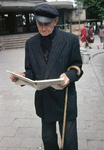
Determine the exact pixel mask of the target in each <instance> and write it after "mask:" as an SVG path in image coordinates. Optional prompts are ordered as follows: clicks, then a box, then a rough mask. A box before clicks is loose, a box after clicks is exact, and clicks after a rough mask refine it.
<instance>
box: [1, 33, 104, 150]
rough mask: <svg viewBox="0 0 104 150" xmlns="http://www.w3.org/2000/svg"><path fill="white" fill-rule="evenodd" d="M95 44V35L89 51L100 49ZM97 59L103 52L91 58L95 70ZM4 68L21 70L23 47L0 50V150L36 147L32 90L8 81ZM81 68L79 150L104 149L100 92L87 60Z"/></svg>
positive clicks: (37, 134) (38, 132)
mask: <svg viewBox="0 0 104 150" xmlns="http://www.w3.org/2000/svg"><path fill="white" fill-rule="evenodd" d="M98 43H99V38H98V37H97V36H95V43H94V44H93V45H92V48H93V49H91V50H90V53H91V54H93V53H96V52H100V51H103V49H99V50H98V49H97V47H96V45H97V44H98ZM101 48H102V46H101ZM102 57H103V58H102ZM101 58H102V60H104V55H103V54H100V57H99V58H97V59H96V60H95V61H94V62H95V65H96V64H97V68H98V70H102V69H103V68H101V67H102V65H100V63H101ZM94 59H95V58H94ZM103 64H104V63H103ZM98 66H99V67H98ZM7 69H8V70H11V71H14V70H17V71H24V49H17V50H6V51H0V150H37V149H39V148H41V146H42V141H41V122H40V118H38V117H37V116H36V114H35V109H34V93H35V91H34V89H32V88H30V87H28V86H25V87H22V88H21V87H20V86H16V85H15V84H14V83H12V82H11V81H10V79H9V74H8V73H6V70H7ZM83 70H84V75H83V77H82V78H81V79H80V80H79V81H78V82H77V83H76V87H77V91H78V137H79V150H104V95H103V94H102V91H101V88H100V85H99V82H98V80H97V78H96V75H95V72H94V71H93V68H92V65H91V63H90V62H89V64H84V65H83ZM102 75H103V74H101V76H102ZM103 79H104V78H103ZM59 144H60V137H59ZM42 149H43V146H42Z"/></svg>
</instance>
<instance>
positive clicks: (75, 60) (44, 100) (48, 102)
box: [25, 29, 82, 122]
mask: <svg viewBox="0 0 104 150" xmlns="http://www.w3.org/2000/svg"><path fill="white" fill-rule="evenodd" d="M72 65H76V66H78V67H80V68H81V66H82V60H81V55H80V50H79V40H78V38H77V36H75V35H73V34H71V33H66V32H63V31H60V30H58V29H57V30H56V34H55V37H54V39H53V42H52V47H51V50H50V54H49V58H48V62H47V64H46V63H45V60H44V57H43V54H42V49H41V46H40V35H39V34H37V35H35V36H33V37H31V38H30V39H28V40H27V41H26V48H25V69H26V72H25V75H26V77H28V78H30V79H33V80H44V79H54V78H59V77H60V75H61V74H62V73H66V75H67V76H68V78H69V79H70V84H69V85H68V106H67V120H72V119H75V118H76V117H77V95H76V88H75V81H77V80H79V78H80V77H81V76H79V77H78V76H77V75H76V70H75V69H71V70H70V71H67V68H68V67H69V66H72ZM81 74H82V73H81ZM64 101H65V89H63V90H55V89H54V88H52V87H49V88H46V89H44V90H40V91H38V90H37V91H36V93H35V107H36V114H37V115H38V116H39V117H41V118H44V119H45V121H46V122H54V121H62V119H63V112H64Z"/></svg>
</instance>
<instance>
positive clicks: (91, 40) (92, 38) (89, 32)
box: [88, 25, 94, 49]
mask: <svg viewBox="0 0 104 150" xmlns="http://www.w3.org/2000/svg"><path fill="white" fill-rule="evenodd" d="M88 42H89V49H92V47H91V46H92V44H93V43H94V37H93V26H92V25H91V26H90V27H89V30H88Z"/></svg>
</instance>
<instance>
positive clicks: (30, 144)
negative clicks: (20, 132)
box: [20, 138, 42, 149]
mask: <svg viewBox="0 0 104 150" xmlns="http://www.w3.org/2000/svg"><path fill="white" fill-rule="evenodd" d="M41 145H42V140H41V138H25V139H24V140H23V141H22V143H21V145H20V147H23V148H24V147H25V148H34V149H35V148H38V147H41Z"/></svg>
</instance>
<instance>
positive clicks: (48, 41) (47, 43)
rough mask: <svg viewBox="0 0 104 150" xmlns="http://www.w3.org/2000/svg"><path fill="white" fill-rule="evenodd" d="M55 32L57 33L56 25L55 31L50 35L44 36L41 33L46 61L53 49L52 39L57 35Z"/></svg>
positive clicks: (41, 42)
mask: <svg viewBox="0 0 104 150" xmlns="http://www.w3.org/2000/svg"><path fill="white" fill-rule="evenodd" d="M55 33H56V27H54V30H53V32H52V33H51V34H50V35H48V36H42V35H41V34H40V44H41V48H42V52H43V56H44V58H45V61H46V62H47V59H48V56H49V53H50V50H51V46H52V41H53V38H54V36H55Z"/></svg>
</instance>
